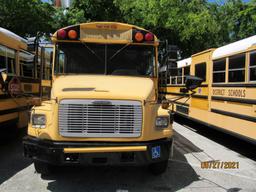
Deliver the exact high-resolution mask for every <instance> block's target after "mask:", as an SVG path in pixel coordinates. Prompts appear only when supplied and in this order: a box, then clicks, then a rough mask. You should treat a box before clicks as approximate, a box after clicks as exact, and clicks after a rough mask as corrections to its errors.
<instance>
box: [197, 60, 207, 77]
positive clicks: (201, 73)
mask: <svg viewBox="0 0 256 192" xmlns="http://www.w3.org/2000/svg"><path fill="white" fill-rule="evenodd" d="M195 76H196V77H200V78H202V79H203V80H204V81H206V63H199V64H196V65H195Z"/></svg>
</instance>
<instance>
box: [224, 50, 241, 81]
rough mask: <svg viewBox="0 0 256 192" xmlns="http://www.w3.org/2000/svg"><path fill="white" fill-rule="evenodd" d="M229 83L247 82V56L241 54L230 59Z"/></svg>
mask: <svg viewBox="0 0 256 192" xmlns="http://www.w3.org/2000/svg"><path fill="white" fill-rule="evenodd" d="M228 81H229V82H244V81H245V54H239V55H235V56H232V57H230V58H229V69H228Z"/></svg>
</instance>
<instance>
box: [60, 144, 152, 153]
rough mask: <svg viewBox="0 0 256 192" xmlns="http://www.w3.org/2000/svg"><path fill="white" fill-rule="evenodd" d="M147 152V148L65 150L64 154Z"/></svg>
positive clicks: (122, 147) (123, 147)
mask: <svg viewBox="0 0 256 192" xmlns="http://www.w3.org/2000/svg"><path fill="white" fill-rule="evenodd" d="M131 151H147V146H121V147H86V148H64V153H106V152H131Z"/></svg>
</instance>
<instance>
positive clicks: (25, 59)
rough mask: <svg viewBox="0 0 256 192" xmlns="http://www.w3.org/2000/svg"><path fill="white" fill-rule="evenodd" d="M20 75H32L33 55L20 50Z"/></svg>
mask: <svg viewBox="0 0 256 192" xmlns="http://www.w3.org/2000/svg"><path fill="white" fill-rule="evenodd" d="M20 69H21V76H23V77H32V78H33V77H34V56H33V55H32V54H29V53H26V52H23V51H22V52H20Z"/></svg>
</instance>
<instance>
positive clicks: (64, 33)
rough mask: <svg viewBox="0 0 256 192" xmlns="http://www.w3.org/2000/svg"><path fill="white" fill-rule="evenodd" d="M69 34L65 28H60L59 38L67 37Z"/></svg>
mask: <svg viewBox="0 0 256 192" xmlns="http://www.w3.org/2000/svg"><path fill="white" fill-rule="evenodd" d="M66 36H67V32H66V31H65V30H64V29H60V30H59V31H58V38H59V39H65V38H66Z"/></svg>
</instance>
